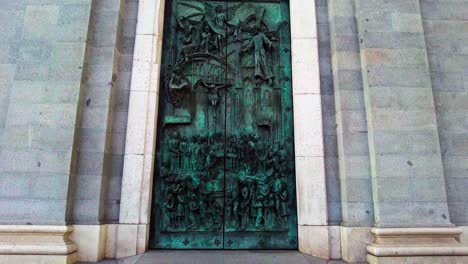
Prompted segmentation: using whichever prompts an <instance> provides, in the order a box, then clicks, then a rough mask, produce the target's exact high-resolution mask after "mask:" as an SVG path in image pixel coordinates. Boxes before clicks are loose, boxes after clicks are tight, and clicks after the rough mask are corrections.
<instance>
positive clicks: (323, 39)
mask: <svg viewBox="0 0 468 264" xmlns="http://www.w3.org/2000/svg"><path fill="white" fill-rule="evenodd" d="M315 4H316V13H317V35H318V48H319V67H320V89H321V95H322V113H323V135H324V139H323V141H324V142H323V143H324V147H325V177H326V184H327V202H328V224H330V225H339V224H340V223H341V220H342V219H341V195H340V180H339V173H338V151H337V145H336V144H337V141H336V115H335V99H334V98H335V95H334V91H333V76H332V70H331V53H330V30H329V23H328V4H327V1H326V0H316V1H315Z"/></svg>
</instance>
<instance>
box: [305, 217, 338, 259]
mask: <svg viewBox="0 0 468 264" xmlns="http://www.w3.org/2000/svg"><path fill="white" fill-rule="evenodd" d="M298 228H299V251H300V252H302V253H304V254H308V255H312V256H315V257H319V258H323V259H331V256H330V247H331V245H330V231H329V227H328V226H303V225H299V226H298Z"/></svg>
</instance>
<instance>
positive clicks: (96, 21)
mask: <svg viewBox="0 0 468 264" xmlns="http://www.w3.org/2000/svg"><path fill="white" fill-rule="evenodd" d="M93 11H94V12H93V19H92V22H93V25H92V26H93V34H95V35H96V34H97V35H99V34H105V33H109V35H110V34H114V36H116V35H117V25H118V22H119V12H118V10H115V11H101V10H96V9H94V10H93ZM114 41H115V37H114Z"/></svg>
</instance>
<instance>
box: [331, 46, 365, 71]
mask: <svg viewBox="0 0 468 264" xmlns="http://www.w3.org/2000/svg"><path fill="white" fill-rule="evenodd" d="M332 61H333V67H336V68H337V69H339V70H350V71H357V70H360V69H361V68H360V67H361V58H360V56H359V53H356V52H345V51H340V52H335V53H334V54H333V56H332Z"/></svg>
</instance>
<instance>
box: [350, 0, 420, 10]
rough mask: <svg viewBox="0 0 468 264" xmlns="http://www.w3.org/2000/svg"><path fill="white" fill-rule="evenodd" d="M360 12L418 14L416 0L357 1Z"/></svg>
mask: <svg viewBox="0 0 468 264" xmlns="http://www.w3.org/2000/svg"><path fill="white" fill-rule="evenodd" d="M356 5H357V6H358V8H359V10H361V11H367V12H374V11H376V10H379V11H381V12H395V13H419V12H420V9H419V1H417V0H392V1H386V0H358V1H357V4H356Z"/></svg>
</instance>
